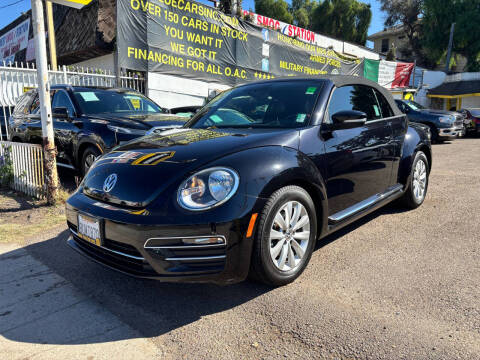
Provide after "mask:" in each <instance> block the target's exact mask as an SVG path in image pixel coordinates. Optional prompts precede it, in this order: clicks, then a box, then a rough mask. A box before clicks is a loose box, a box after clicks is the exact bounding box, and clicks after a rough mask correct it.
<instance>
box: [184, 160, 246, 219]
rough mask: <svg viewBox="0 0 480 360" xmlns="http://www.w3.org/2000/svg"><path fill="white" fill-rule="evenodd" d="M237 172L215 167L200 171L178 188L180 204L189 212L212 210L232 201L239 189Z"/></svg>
mask: <svg viewBox="0 0 480 360" xmlns="http://www.w3.org/2000/svg"><path fill="white" fill-rule="evenodd" d="M238 183H239V177H238V174H237V172H236V171H234V170H232V169H229V168H223V167H215V168H210V169H206V170H202V171H199V172H197V173H195V174H194V175H192V176H190V177H189V178H188V179H187V180H185V181H184V182H183V183H182V184H181V185H180V187H179V188H178V195H177V199H178V203H179V205H180V206H181V207H183V208H184V209H187V210H192V211H200V210H207V209H211V208H212V207H215V206H218V205H221V204H223V203H224V202H226V201H227V200H228V199H230V198H231V197H232V196H233V195H234V194H235V192H236V191H237V189H238Z"/></svg>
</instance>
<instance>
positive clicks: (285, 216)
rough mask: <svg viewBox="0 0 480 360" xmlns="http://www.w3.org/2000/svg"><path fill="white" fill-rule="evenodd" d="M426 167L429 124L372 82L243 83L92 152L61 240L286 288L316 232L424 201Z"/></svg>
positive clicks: (103, 256) (169, 273)
mask: <svg viewBox="0 0 480 360" xmlns="http://www.w3.org/2000/svg"><path fill="white" fill-rule="evenodd" d="M146 165H148V166H146ZM431 165H432V153H431V146H430V141H429V139H428V136H427V134H426V133H425V132H424V131H422V130H421V129H420V127H417V126H408V122H407V118H406V116H405V115H404V114H402V113H401V112H400V111H399V109H398V108H397V106H396V105H395V102H394V100H393V98H392V97H391V95H390V94H389V93H388V91H387V90H385V89H384V88H383V87H381V86H379V85H378V84H376V83H374V82H371V81H369V80H366V79H361V78H358V77H354V76H340V75H338V76H335V75H330V76H326V77H319V78H307V79H301V78H287V79H275V80H272V81H263V82H256V83H251V84H247V85H243V86H239V87H237V88H234V89H230V90H228V91H225V92H223V93H222V94H221V95H219V96H218V97H216V98H215V99H213V100H212V101H211V102H210V103H208V104H207V105H206V106H205V107H203V108H202V109H201V110H200V111H199V112H197V113H196V114H195V116H194V117H193V118H192V119H191V120H190V121H189V122H188V123H187V124H186V126H185V128H182V129H174V130H169V131H166V132H163V133H161V134H157V135H150V136H145V137H142V138H139V139H136V140H134V141H132V142H129V143H127V144H124V145H121V146H119V147H117V148H116V150H115V152H111V153H109V154H106V155H103V156H102V157H101V158H100V159H99V160H97V162H96V163H95V164H94V166H93V167H91V168H90V171H89V172H88V173H87V175H86V177H85V178H84V181H83V183H82V184H81V185H80V187H79V188H78V189H77V191H76V192H75V193H74V194H73V195H72V196H71V197H70V198H69V199H68V201H67V204H66V216H67V221H68V227H69V229H70V232H71V237H70V238H69V240H68V244H70V245H71V246H72V247H73V248H74V249H76V250H78V251H79V252H81V253H82V254H85V255H87V256H88V257H90V258H92V259H94V260H96V261H98V262H100V263H102V264H105V265H107V266H109V267H111V268H114V269H117V270H119V271H122V272H125V273H127V274H131V275H134V276H139V277H147V278H153V279H159V280H164V281H201V282H204V281H211V282H215V283H220V284H230V283H234V282H237V281H241V280H243V279H245V278H246V277H247V275H248V274H249V273H250V274H251V275H252V276H253V277H255V278H257V279H259V280H261V281H263V282H265V283H267V284H270V285H274V286H277V285H284V284H287V283H289V282H291V281H293V280H294V279H296V278H297V277H298V276H299V275H300V274H301V273H302V271H303V270H304V269H305V267H306V266H307V263H308V262H309V260H310V257H311V255H312V252H313V250H314V248H315V242H316V241H317V239H319V238H323V237H325V236H327V235H329V234H331V233H333V232H334V231H336V230H338V229H341V228H343V227H344V226H346V225H347V224H350V223H351V222H353V221H355V220H357V219H359V218H361V217H363V216H365V215H366V214H368V213H370V212H372V211H374V210H375V209H378V208H379V207H381V206H383V205H385V204H387V203H389V202H391V201H393V200H395V199H402V201H403V202H404V204H405V205H406V206H407V207H409V208H416V207H418V206H420V205H421V204H422V203H423V201H424V199H425V194H426V192H427V187H428V175H429V173H430V168H431Z"/></svg>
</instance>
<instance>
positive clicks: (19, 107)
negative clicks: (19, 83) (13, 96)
mask: <svg viewBox="0 0 480 360" xmlns="http://www.w3.org/2000/svg"><path fill="white" fill-rule="evenodd" d="M31 100H32V94H31V93H26V94H23V95H22V96H20V98H19V99H18V100H17V103H16V105H15V109H14V110H13V115H22V114H28V110H29V109H28V105H30V101H31Z"/></svg>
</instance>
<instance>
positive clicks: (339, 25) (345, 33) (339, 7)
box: [310, 0, 372, 45]
mask: <svg viewBox="0 0 480 360" xmlns="http://www.w3.org/2000/svg"><path fill="white" fill-rule="evenodd" d="M371 19H372V11H371V10H370V5H369V4H364V3H361V2H360V1H358V0H324V1H323V2H321V3H320V4H319V5H318V6H316V7H315V8H314V10H313V14H312V23H311V25H310V30H312V31H315V32H318V33H320V34H324V35H330V36H332V37H335V38H337V39H341V40H344V41H351V42H354V43H356V44H360V45H364V44H365V42H366V41H367V31H368V27H369V26H370V20H371Z"/></svg>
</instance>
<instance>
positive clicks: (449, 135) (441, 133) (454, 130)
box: [438, 127, 463, 139]
mask: <svg viewBox="0 0 480 360" xmlns="http://www.w3.org/2000/svg"><path fill="white" fill-rule="evenodd" d="M462 133H463V127H451V128H439V129H438V137H440V138H443V139H454V138H456V137H457V136H461V135H462Z"/></svg>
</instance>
